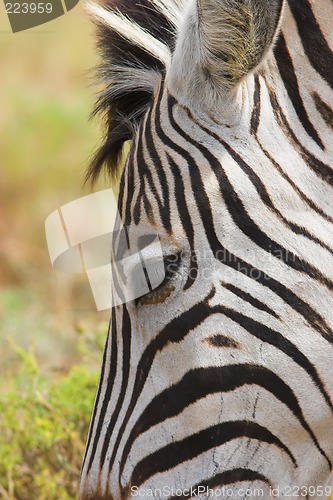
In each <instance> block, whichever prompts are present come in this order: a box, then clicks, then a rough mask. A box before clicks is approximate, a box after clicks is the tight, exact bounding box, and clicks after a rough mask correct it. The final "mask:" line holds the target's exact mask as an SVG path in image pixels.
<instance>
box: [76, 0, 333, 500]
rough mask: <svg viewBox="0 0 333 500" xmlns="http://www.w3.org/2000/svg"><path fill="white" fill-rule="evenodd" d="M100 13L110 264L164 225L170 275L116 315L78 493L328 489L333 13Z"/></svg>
mask: <svg viewBox="0 0 333 500" xmlns="http://www.w3.org/2000/svg"><path fill="white" fill-rule="evenodd" d="M89 10H90V13H92V15H93V16H94V19H95V22H96V25H97V34H98V35H97V36H98V38H97V39H98V47H99V49H100V51H101V60H100V65H99V68H98V74H99V78H100V82H101V84H102V90H101V91H100V94H99V97H98V100H97V105H96V109H95V113H97V114H99V113H101V114H102V116H103V117H104V120H105V125H106V134H105V139H104V141H103V143H102V145H101V147H100V149H99V151H98V152H97V154H96V156H95V158H94V160H93V162H92V165H91V167H90V169H89V171H88V177H89V179H92V180H95V179H96V178H97V177H98V176H99V174H100V173H101V171H102V170H103V169H104V168H106V170H107V172H109V173H110V175H111V176H113V177H114V178H116V177H117V176H118V177H119V176H120V187H119V213H120V217H119V220H118V222H117V223H116V225H117V224H118V226H117V228H118V229H119V230H117V231H115V232H114V238H113V244H112V245H113V247H112V252H113V254H117V255H126V250H124V247H122V245H121V243H120V241H121V240H122V237H121V233H122V230H121V229H120V228H121V227H124V228H125V227H130V228H131V235H132V236H131V241H132V242H133V245H134V247H135V246H137V248H139V246H140V245H141V243H139V241H140V240H141V239H145V238H148V240H149V235H150V234H157V235H158V238H159V242H160V245H161V249H162V252H163V266H164V270H165V271H164V275H163V281H162V283H161V284H159V285H158V286H157V287H155V288H153V287H152V288H151V289H150V290H149V291H148V292H147V293H146V294H144V295H142V296H141V297H138V298H137V299H135V300H131V301H129V302H127V303H123V304H119V303H118V304H117V305H115V306H114V307H113V308H112V312H111V321H110V328H109V334H108V337H107V341H106V346H105V352H104V357H103V362H102V369H101V375H100V382H99V386H98V389H97V394H96V400H95V405H94V409H93V414H92V418H91V424H90V430H89V434H88V438H87V444H86V452H85V457H84V461H83V465H82V471H81V481H80V489H79V498H80V499H81V500H88V499H90V500H92V499H112V500H120V499H128V498H132V497H133V498H134V497H138V498H140V497H141V498H159V499H160V498H194V497H196V498H200V499H206V498H211V497H214V496H219V497H221V498H249V497H255V496H259V497H261V498H264V499H266V500H267V499H269V498H273V497H275V498H285V497H288V496H300V497H301V496H303V497H305V498H308V499H310V498H311V499H312V498H315V499H320V498H326V496H328V495H329V494H330V486H329V485H330V484H331V482H332V462H333V363H332V360H333V332H332V329H333V307H332V298H333V233H332V227H333V226H332V224H333V204H332V201H333V170H332V164H333V109H332V103H333V54H332V48H333V34H332V26H331V21H332V19H333V3H332V2H331V1H330V0H316V1H313V0H270V1H268V0H135V1H133V0H106V3H105V4H104V5H96V4H91V5H90V7H89ZM128 141H131V142H130V147H129V152H128V155H127V159H126V161H125V165H124V168H123V171H122V172H121V171H120V170H121V167H120V165H121V158H122V154H123V150H124V145H125V144H128ZM121 224H122V225H123V226H121ZM151 258H152V261H154V258H155V257H154V252H153V253H152V257H151ZM156 258H157V257H156ZM119 276H120V275H119ZM119 276H118V275H115V283H117V280H118V282H120V281H121V279H122V278H121V277H119ZM123 279H124V280H125V281H126V277H125V278H123Z"/></svg>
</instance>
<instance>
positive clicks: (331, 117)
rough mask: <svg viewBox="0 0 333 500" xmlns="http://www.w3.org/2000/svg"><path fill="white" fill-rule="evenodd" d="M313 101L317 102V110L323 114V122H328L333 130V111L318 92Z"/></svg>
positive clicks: (314, 93) (313, 95) (315, 93)
mask: <svg viewBox="0 0 333 500" xmlns="http://www.w3.org/2000/svg"><path fill="white" fill-rule="evenodd" d="M312 97H313V100H314V102H315V105H316V108H317V110H318V111H319V113H320V114H321V116H322V118H323V120H324V121H325V122H326V125H328V126H329V127H330V128H333V109H332V108H331V107H330V106H329V105H328V104H326V102H325V101H323V100H322V98H321V97H320V95H319V94H318V93H317V92H313V94H312Z"/></svg>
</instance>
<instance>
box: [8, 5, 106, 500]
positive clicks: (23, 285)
mask: <svg viewBox="0 0 333 500" xmlns="http://www.w3.org/2000/svg"><path fill="white" fill-rule="evenodd" d="M94 55H95V47H94V41H93V28H92V25H91V22H90V20H89V19H88V16H87V15H86V14H85V13H84V12H83V8H82V4H79V5H78V6H77V7H75V8H74V9H73V10H72V11H70V12H69V13H68V14H66V15H64V16H62V17H60V18H58V19H56V20H54V21H52V22H50V23H48V24H45V25H43V26H40V27H38V28H34V29H31V30H27V31H24V32H21V33H16V34H12V33H11V31H10V25H9V22H8V19H7V17H6V13H5V9H4V4H3V3H2V2H1V4H0V74H1V79H0V498H8V499H16V498H17V499H21V498H22V499H24V500H30V499H31V500H35V499H43V498H45V499H48V500H49V499H53V498H57V499H66V498H75V491H76V488H77V481H78V477H79V467H80V462H81V458H82V454H83V449H84V441H85V437H86V433H87V428H88V422H89V418H90V412H91V409H92V404H93V398H94V394H95V386H96V383H97V379H98V372H99V367H100V362H101V351H102V348H103V343H104V338H105V334H106V329H107V319H108V312H104V313H101V312H100V313H98V312H97V311H96V307H95V303H94V301H93V298H92V294H91V291H90V288H89V284H88V281H87V278H86V276H84V275H69V274H68V275H66V274H59V273H57V272H56V271H54V270H53V269H52V267H51V264H50V260H49V256H48V251H47V246H46V240H45V233H44V222H45V219H46V217H47V216H48V215H49V214H50V213H51V212H53V211H54V210H55V209H57V208H58V207H60V206H61V205H63V204H65V203H67V202H69V201H72V200H74V199H76V198H78V197H80V196H83V195H84V194H88V193H89V192H90V188H89V186H88V187H87V186H86V187H84V186H83V179H84V173H85V169H86V167H87V165H88V164H89V161H90V158H91V155H92V154H93V152H94V150H95V149H96V147H97V145H98V139H99V137H100V136H101V131H100V129H99V127H98V125H97V123H91V122H89V121H88V118H89V114H90V111H91V109H92V106H93V93H94V88H93V87H92V85H91V75H89V69H90V68H91V67H92V66H94V63H95V60H94ZM101 187H105V186H102V185H99V186H97V187H96V189H99V188H101Z"/></svg>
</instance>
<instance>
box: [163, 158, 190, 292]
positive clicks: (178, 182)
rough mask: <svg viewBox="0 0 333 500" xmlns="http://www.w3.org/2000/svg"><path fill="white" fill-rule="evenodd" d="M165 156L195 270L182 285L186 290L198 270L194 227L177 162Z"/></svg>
mask: <svg viewBox="0 0 333 500" xmlns="http://www.w3.org/2000/svg"><path fill="white" fill-rule="evenodd" d="M167 158H168V162H169V167H170V171H171V172H172V175H173V178H174V186H175V192H174V198H175V200H176V203H177V208H178V214H179V218H180V221H181V223H182V226H183V229H184V231H185V234H186V237H187V240H188V242H189V244H190V249H191V262H190V269H191V271H192V270H193V269H194V271H195V272H194V275H192V272H191V273H190V275H189V276H188V279H187V282H186V284H185V287H184V290H187V289H189V288H190V286H191V285H192V284H193V283H194V282H195V277H196V276H197V272H198V262H197V259H196V254H195V249H194V229H193V224H192V220H191V216H190V214H189V211H188V208H187V203H186V198H185V186H184V182H183V179H182V175H181V172H180V169H179V168H178V166H177V164H176V163H175V162H174V161H173V159H172V158H171V156H170V155H169V154H168V153H167Z"/></svg>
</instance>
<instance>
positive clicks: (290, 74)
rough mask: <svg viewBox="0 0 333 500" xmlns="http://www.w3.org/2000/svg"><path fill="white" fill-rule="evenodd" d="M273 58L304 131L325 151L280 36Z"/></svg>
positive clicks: (283, 39) (285, 46)
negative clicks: (304, 102)
mask: <svg viewBox="0 0 333 500" xmlns="http://www.w3.org/2000/svg"><path fill="white" fill-rule="evenodd" d="M275 56H276V62H277V65H278V68H279V71H280V75H281V78H282V81H283V84H284V86H285V88H286V90H287V92H288V95H289V98H290V100H291V102H292V104H293V107H294V109H295V111H296V114H297V116H298V118H299V120H300V122H301V124H302V126H303V128H304V130H305V131H306V133H307V134H308V135H309V136H310V137H311V138H312V139H313V140H314V141H315V142H316V143H317V144H318V146H319V147H320V148H321V149H325V147H324V144H323V143H322V141H321V139H320V137H319V135H318V133H317V131H316V129H315V128H314V126H313V124H312V123H311V121H310V119H309V116H308V114H307V111H306V109H305V107H304V104H303V101H302V97H301V95H300V91H299V86H298V80H297V76H296V73H295V68H294V65H293V61H292V59H291V56H290V53H289V51H288V48H287V43H286V41H285V38H284V36H283V35H282V34H280V36H279V38H278V40H277V43H276V46H275Z"/></svg>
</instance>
